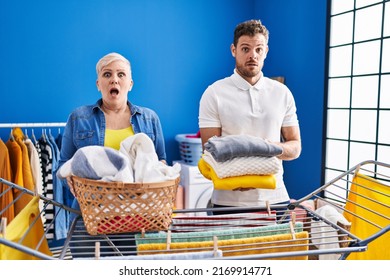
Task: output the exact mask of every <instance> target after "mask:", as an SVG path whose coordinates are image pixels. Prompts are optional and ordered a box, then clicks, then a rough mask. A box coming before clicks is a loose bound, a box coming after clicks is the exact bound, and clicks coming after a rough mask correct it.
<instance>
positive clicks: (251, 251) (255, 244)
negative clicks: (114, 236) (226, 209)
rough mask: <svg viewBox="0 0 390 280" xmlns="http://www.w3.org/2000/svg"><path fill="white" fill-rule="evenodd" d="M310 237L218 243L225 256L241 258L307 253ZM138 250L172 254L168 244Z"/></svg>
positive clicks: (206, 246) (205, 245)
mask: <svg viewBox="0 0 390 280" xmlns="http://www.w3.org/2000/svg"><path fill="white" fill-rule="evenodd" d="M308 237H309V233H308V232H307V231H302V232H299V233H295V238H296V239H292V235H291V234H276V235H267V236H260V237H251V238H241V239H229V240H218V241H217V243H218V249H220V250H222V251H223V256H241V255H255V254H269V253H280V252H296V251H307V250H308V243H309V241H308ZM213 246H214V242H213V241H201V242H181V243H171V244H170V249H172V250H174V249H181V250H180V252H200V251H207V250H210V249H212V248H213ZM186 249H188V250H186ZM137 250H138V255H143V254H152V253H151V252H149V251H150V250H166V251H162V252H161V253H171V252H170V251H169V250H167V244H164V243H153V244H140V245H138V247H137ZM274 259H283V260H290V259H293V260H307V259H308V256H292V257H280V258H274Z"/></svg>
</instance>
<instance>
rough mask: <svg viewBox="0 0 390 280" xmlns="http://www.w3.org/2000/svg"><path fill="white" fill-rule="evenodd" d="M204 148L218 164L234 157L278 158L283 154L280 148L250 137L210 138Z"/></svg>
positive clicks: (228, 136)
mask: <svg viewBox="0 0 390 280" xmlns="http://www.w3.org/2000/svg"><path fill="white" fill-rule="evenodd" d="M204 148H205V150H206V151H208V152H210V154H211V155H212V156H213V157H214V158H215V160H216V161H219V162H223V161H226V160H230V159H233V158H236V157H247V156H267V157H271V156H278V155H281V154H282V152H283V150H282V148H281V147H280V146H277V145H275V144H272V143H270V142H268V141H266V140H264V139H262V138H259V137H255V136H251V135H227V136H221V137H212V138H210V139H209V140H208V141H207V142H206V143H205V145H204Z"/></svg>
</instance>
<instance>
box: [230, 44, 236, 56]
mask: <svg viewBox="0 0 390 280" xmlns="http://www.w3.org/2000/svg"><path fill="white" fill-rule="evenodd" d="M230 51H231V52H232V56H233V57H236V47H235V46H234V44H231V45H230Z"/></svg>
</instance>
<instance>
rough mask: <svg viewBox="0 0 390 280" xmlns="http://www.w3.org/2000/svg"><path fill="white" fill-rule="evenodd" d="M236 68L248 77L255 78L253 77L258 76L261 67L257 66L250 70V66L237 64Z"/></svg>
mask: <svg viewBox="0 0 390 280" xmlns="http://www.w3.org/2000/svg"><path fill="white" fill-rule="evenodd" d="M236 68H237V71H238V72H239V73H240V74H241V75H242V76H244V77H248V78H253V77H255V76H257V75H258V74H259V73H260V68H259V67H255V68H254V69H253V70H248V68H247V67H245V66H241V65H237V66H236Z"/></svg>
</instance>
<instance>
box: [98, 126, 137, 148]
mask: <svg viewBox="0 0 390 280" xmlns="http://www.w3.org/2000/svg"><path fill="white" fill-rule="evenodd" d="M133 135H134V130H133V127H132V126H129V127H127V128H124V129H106V134H105V136H104V146H106V147H111V148H114V149H116V150H119V148H120V143H121V142H122V141H123V140H124V139H126V138H127V137H129V136H133Z"/></svg>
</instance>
